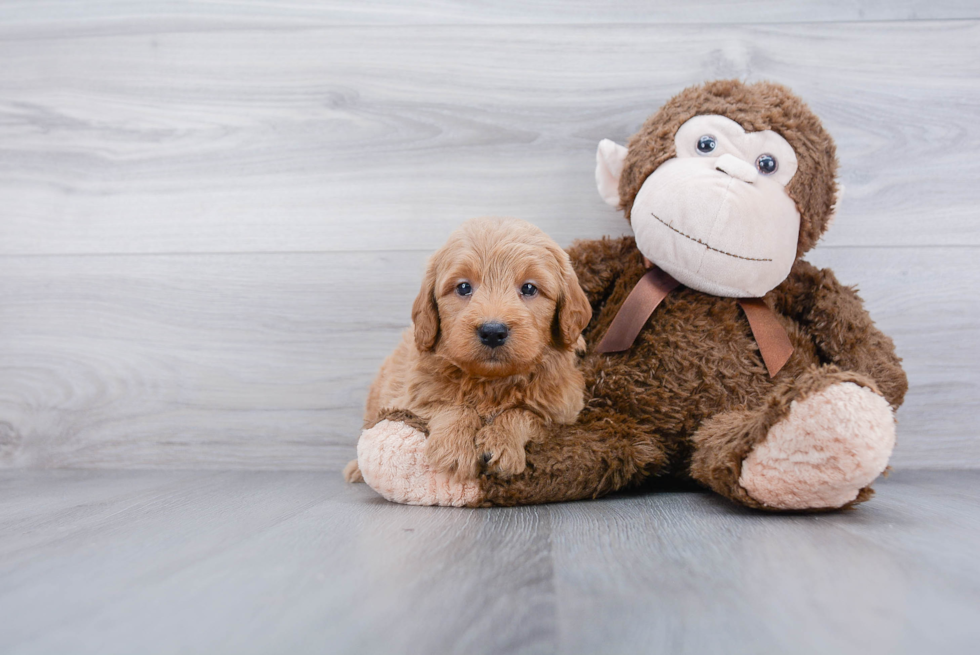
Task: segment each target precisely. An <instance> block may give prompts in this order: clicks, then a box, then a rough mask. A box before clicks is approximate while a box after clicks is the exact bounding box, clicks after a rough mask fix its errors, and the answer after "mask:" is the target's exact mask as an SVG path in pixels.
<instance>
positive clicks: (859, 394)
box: [739, 382, 895, 510]
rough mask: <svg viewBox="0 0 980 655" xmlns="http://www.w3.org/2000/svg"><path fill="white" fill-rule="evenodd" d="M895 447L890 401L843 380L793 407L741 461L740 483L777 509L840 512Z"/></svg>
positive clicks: (869, 482) (886, 463) (796, 403)
mask: <svg viewBox="0 0 980 655" xmlns="http://www.w3.org/2000/svg"><path fill="white" fill-rule="evenodd" d="M894 446H895V419H894V417H893V416H892V410H891V407H889V405H888V402H887V401H886V400H885V399H884V398H882V397H881V396H879V395H878V394H876V393H875V392H874V391H872V390H870V389H868V388H865V387H862V386H859V385H857V384H854V383H852V382H842V383H837V384H834V385H832V386H830V387H827V388H826V389H824V390H823V391H820V392H818V393H815V394H813V395H811V396H808V397H806V398H804V399H803V400H799V401H794V402H793V404H792V407H791V409H790V413H789V415H788V416H786V418H784V419H782V420H781V421H779V422H778V423H776V424H775V425H773V426H772V428H770V430H769V433H768V435H767V436H766V438H765V440H764V441H762V442H761V443H760V444H759V445H757V446H756V447H755V448H754V449H753V450H752V452H750V453H749V455H748V457H746V458H745V460H744V461H743V462H742V475H741V477H740V478H739V484H740V485H741V486H742V488H743V489H745V490H746V491H747V492H748V493H749V495H750V496H752V497H753V498H754V499H756V500H757V501H759V502H761V503H762V504H764V505H766V506H768V507H772V508H774V509H788V510H802V509H820V508H837V507H842V506H844V505H846V504H847V503H849V502H851V501H853V500H854V499H855V498H857V496H858V493H859V492H860V491H861V490H862V489H863V488H865V487H867V486H868V485H869V484H871V482H872V481H873V480H874V479H875V478H877V477H878V475H880V474H881V472H882V471H884V470H885V467H886V466H887V465H888V458H889V457H890V456H891V452H892V448H893V447H894Z"/></svg>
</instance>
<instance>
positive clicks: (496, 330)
mask: <svg viewBox="0 0 980 655" xmlns="http://www.w3.org/2000/svg"><path fill="white" fill-rule="evenodd" d="M476 333H477V334H478V335H480V341H482V342H483V345H484V346H490V347H491V348H496V347H497V346H502V345H504V342H505V341H507V326H506V325H504V324H503V323H484V324H483V325H481V326H480V327H479V328H477V330H476Z"/></svg>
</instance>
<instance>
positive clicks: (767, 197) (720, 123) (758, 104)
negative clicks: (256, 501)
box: [358, 81, 908, 511]
mask: <svg viewBox="0 0 980 655" xmlns="http://www.w3.org/2000/svg"><path fill="white" fill-rule="evenodd" d="M836 172H837V159H836V154H835V147H834V143H833V141H832V140H831V138H830V136H829V135H828V134H827V133H826V132H825V131H824V129H823V126H822V125H821V123H820V121H819V120H818V119H817V117H816V116H815V115H814V114H813V113H812V112H811V111H810V109H809V108H808V107H807V106H806V105H805V104H804V103H803V101H802V100H800V99H799V98H798V97H796V96H795V95H793V94H792V93H791V92H790V91H789V90H788V89H786V88H784V87H782V86H779V85H776V84H770V83H756V84H744V83H741V82H738V81H717V82H711V83H708V84H705V85H702V86H695V87H691V88H688V89H685V90H684V91H682V92H681V93H679V94H678V95H677V96H675V97H674V98H672V99H671V100H669V101H668V102H667V103H666V104H665V105H664V106H663V107H662V108H661V109H660V110H659V111H658V112H657V113H656V114H654V115H653V116H652V117H650V118H649V119H648V120H647V121H646V123H645V124H644V125H643V127H642V128H641V129H640V131H639V132H638V133H637V134H636V135H634V136H633V137H632V138H631V139H630V141H629V145H628V147H623V146H619V145H617V144H615V143H613V142H611V141H603V142H602V143H600V144H599V149H598V153H597V170H596V180H597V183H598V187H599V193H600V195H602V197H603V198H604V199H605V200H606V202H608V203H610V204H612V205H615V206H617V207H619V208H620V209H621V210H622V211H623V212H624V214H625V216H626V220H627V221H629V223H630V225H631V227H632V229H633V233H634V236H632V237H624V238H618V239H612V238H603V239H601V240H593V241H581V242H577V243H576V244H574V245H573V246H572V247H571V249H570V251H569V254H570V256H571V260H572V263H573V265H574V267H575V271H576V273H577V275H578V279H579V282H580V283H581V285H582V288H583V289H584V290H585V292H586V294H587V295H588V297H589V300H590V302H591V304H592V308H593V319H592V322H591V324H590V325H589V327H588V328H587V330H586V332H585V334H584V336H585V339H586V342H587V346H588V349H587V353H586V355H585V356H584V358H583V359H582V362H581V370H582V373H583V374H584V376H585V379H586V383H587V384H586V398H585V409H584V410H583V411H582V412H581V414H580V415H579V417H578V420H577V422H576V423H574V424H571V425H556V426H553V427H552V428H551V433H550V435H549V436H548V438H547V439H546V440H544V441H541V442H538V443H530V444H528V447H527V466H526V468H525V470H524V471H523V472H522V473H520V474H518V475H516V476H513V477H503V476H500V475H496V474H495V473H494V471H492V470H488V471H484V472H483V474H481V476H480V477H479V478H477V479H475V480H472V481H468V482H458V481H454V480H452V479H451V478H449V477H448V476H445V475H442V474H437V473H434V472H433V471H432V470H431V469H429V467H428V465H427V463H426V462H425V458H424V454H423V453H424V448H423V445H424V439H425V430H426V426H425V424H424V422H423V421H421V420H420V419H418V418H417V417H414V416H412V415H410V414H408V413H406V412H404V411H399V410H398V409H397V408H395V409H394V410H393V411H389V412H388V413H386V414H383V415H382V416H379V417H377V422H376V423H374V425H373V426H371V427H369V428H368V429H366V430H365V431H364V432H363V433H362V436H361V439H360V441H359V444H358V461H359V465H360V469H361V472H362V474H363V476H364V479H365V481H366V482H367V483H368V484H369V485H371V486H372V487H373V488H374V489H375V490H377V491H378V492H380V493H381V494H382V495H384V496H385V497H386V498H388V499H389V500H394V501H396V502H403V503H413V504H440V505H469V506H486V505H517V504H530V503H544V502H555V501H566V500H574V499H581V498H595V497H598V496H602V495H604V494H608V493H610V492H614V491H617V490H620V489H625V488H633V487H638V486H641V485H643V484H644V483H649V482H652V481H655V480H657V479H669V480H676V481H681V480H689V481H690V480H693V481H694V482H696V483H699V484H700V485H702V486H704V487H707V488H709V489H712V490H713V491H715V492H717V493H719V494H721V495H723V496H725V497H727V498H729V499H731V500H732V501H734V502H736V503H741V504H742V505H746V506H748V507H753V508H757V509H762V510H793V511H799V510H828V509H837V508H842V507H848V506H851V505H854V504H856V503H860V502H862V501H864V500H867V499H868V498H869V497H870V496H871V494H872V491H871V488H870V484H871V483H872V481H873V480H874V479H875V478H876V477H877V476H878V475H879V474H881V473H882V472H883V471H884V469H885V468H886V466H887V464H888V458H889V456H890V454H891V451H892V448H893V446H894V443H895V419H894V412H895V410H896V409H897V408H898V407H899V405H901V403H902V400H903V397H904V396H905V392H906V390H907V386H908V385H907V381H906V377H905V374H904V372H903V371H902V368H901V365H900V361H901V360H900V359H899V358H898V357H897V356H896V354H895V348H894V344H893V343H892V340H891V339H890V338H888V337H887V336H885V335H884V334H882V333H881V332H879V331H878V330H877V329H876V328H875V326H874V323H873V322H872V320H871V318H870V316H869V315H868V313H867V311H866V310H865V309H864V306H863V304H862V301H861V299H860V298H859V297H858V296H857V294H856V293H855V292H854V290H853V289H850V288H848V287H845V286H843V285H841V284H840V283H839V282H838V281H837V279H836V278H835V277H834V274H833V273H832V272H831V271H829V270H826V269H824V270H819V269H817V268H815V267H814V266H812V265H810V264H809V263H807V262H806V261H805V260H803V259H802V256H803V255H804V254H805V253H806V252H807V251H808V250H810V249H811V248H813V246H814V245H815V244H816V243H817V240H818V239H819V238H820V237H821V235H822V234H823V233H824V231H825V230H826V229H827V227H828V225H829V223H830V221H831V219H832V217H833V215H834V211H835V205H836V202H837V193H838V189H837V184H836V181H835V175H836Z"/></svg>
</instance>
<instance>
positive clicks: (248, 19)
mask: <svg viewBox="0 0 980 655" xmlns="http://www.w3.org/2000/svg"><path fill="white" fill-rule="evenodd" d="M120 18H125V19H127V20H134V19H137V20H145V21H153V22H160V21H163V20H171V21H190V20H193V21H195V22H203V21H208V20H218V21H221V22H223V23H228V22H234V23H238V24H243V25H248V24H250V23H252V24H256V25H258V26H260V27H262V28H268V27H269V25H270V24H272V25H276V26H278V25H282V24H285V25H297V24H302V25H309V24H314V25H316V24H321V25H322V24H327V25H357V24H368V25H432V24H451V25H465V24H486V23H490V24H495V23H504V24H529V23H530V24H535V23H544V24H549V25H553V24H585V25H594V24H605V23H627V24H637V23H639V24H645V23H776V22H826V21H866V20H927V19H928V20H935V19H951V18H980V8H978V7H977V5H976V3H975V2H971V0H941V1H933V2H928V1H925V0H793V1H792V2H787V1H786V0H685V1H684V2H657V3H650V2H640V1H638V0H606V1H604V2H602V3H596V2H594V1H592V0H567V1H566V0H546V1H544V2H533V3H530V2H521V0H497V1H496V2H472V1H468V0H358V2H345V1H344V0H325V1H322V2H321V1H318V0H290V2H288V3H286V2H280V3H269V2H263V1H262V0H226V1H220V0H219V1H203V2H202V1H199V0H198V1H188V0H178V1H171V2H153V1H150V2H147V1H146V0H111V1H107V0H98V1H89V2H85V3H78V2H73V1H72V0H45V1H44V2H40V1H38V0H5V1H4V2H3V3H2V4H0V21H2V22H4V23H8V24H35V25H36V24H38V23H42V24H45V25H53V26H60V25H62V24H63V22H72V23H79V22H80V23H83V24H87V25H92V26H93V27H95V28H96V29H99V28H101V30H105V29H107V28H108V29H112V26H111V25H107V24H106V23H110V21H116V20H118V19H120Z"/></svg>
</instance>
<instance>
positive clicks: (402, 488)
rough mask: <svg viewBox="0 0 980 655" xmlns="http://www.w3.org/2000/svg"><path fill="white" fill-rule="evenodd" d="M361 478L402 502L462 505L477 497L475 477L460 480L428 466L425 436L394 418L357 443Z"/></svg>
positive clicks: (382, 422) (476, 500) (478, 490)
mask: <svg viewBox="0 0 980 655" xmlns="http://www.w3.org/2000/svg"><path fill="white" fill-rule="evenodd" d="M357 465H358V467H359V468H360V469H361V475H363V476H364V481H365V482H366V483H367V484H368V486H370V487H371V488H372V489H374V490H375V491H377V492H378V493H379V494H381V495H382V496H384V497H385V498H386V499H388V500H390V501H392V502H395V503H402V504H405V505H446V506H452V507H464V506H467V505H475V504H477V502H478V501H479V499H480V496H481V494H480V485H479V483H478V482H477V481H476V480H472V481H467V482H459V481H456V480H454V479H452V478H451V477H450V476H448V475H446V474H444V473H436V472H435V471H433V470H432V469H431V468H429V463H428V462H427V461H426V459H425V435H424V434H423V433H421V432H419V431H418V430H416V429H415V428H412V427H410V426H408V425H405V424H404V423H401V422H397V421H387V420H386V421H381V422H380V423H378V424H377V425H375V426H374V427H372V428H370V429H367V430H364V431H363V432H362V433H361V438H360V439H359V440H358V442H357Z"/></svg>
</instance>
